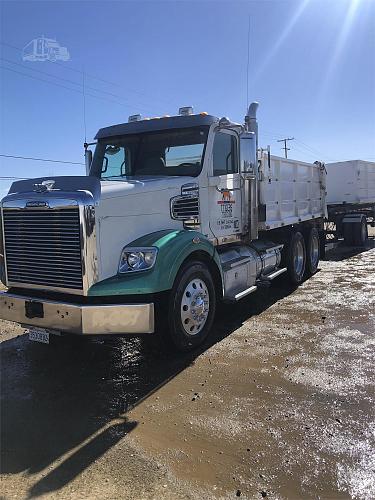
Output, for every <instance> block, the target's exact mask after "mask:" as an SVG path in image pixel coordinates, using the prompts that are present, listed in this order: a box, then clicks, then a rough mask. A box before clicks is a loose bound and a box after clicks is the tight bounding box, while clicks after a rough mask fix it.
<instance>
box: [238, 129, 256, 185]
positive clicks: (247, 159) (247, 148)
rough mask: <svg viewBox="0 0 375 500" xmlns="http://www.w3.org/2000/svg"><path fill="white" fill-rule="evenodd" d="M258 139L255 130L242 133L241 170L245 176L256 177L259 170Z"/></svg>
mask: <svg viewBox="0 0 375 500" xmlns="http://www.w3.org/2000/svg"><path fill="white" fill-rule="evenodd" d="M257 162H258V158H257V141H256V135H255V133H254V132H243V133H242V134H241V135H240V172H241V173H242V174H243V175H245V176H250V177H255V176H256V172H257Z"/></svg>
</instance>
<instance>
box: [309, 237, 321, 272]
mask: <svg viewBox="0 0 375 500" xmlns="http://www.w3.org/2000/svg"><path fill="white" fill-rule="evenodd" d="M310 261H311V264H312V266H313V267H314V268H315V267H316V266H317V265H318V262H319V238H318V237H317V235H316V234H314V235H313V236H312V238H311V247H310Z"/></svg>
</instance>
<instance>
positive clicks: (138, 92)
mask: <svg viewBox="0 0 375 500" xmlns="http://www.w3.org/2000/svg"><path fill="white" fill-rule="evenodd" d="M0 44H1V45H4V46H5V47H10V48H11V49H15V50H17V51H19V52H23V49H21V48H20V47H16V46H15V45H11V44H9V43H5V42H0ZM47 62H50V61H47ZM14 64H17V63H14ZM18 64H19V63H18ZM51 64H53V65H54V66H61V67H63V68H64V69H68V70H70V71H73V72H75V73H80V74H82V73H83V70H80V69H77V68H73V67H72V66H69V65H67V64H66V63H61V62H58V61H54V62H53V63H51ZM21 66H23V67H25V66H24V65H21ZM30 69H31V68H30ZM33 71H40V70H35V69H33ZM85 75H86V77H90V78H93V79H94V80H97V81H100V82H103V83H107V84H109V85H113V86H115V87H121V88H124V86H123V85H122V84H120V83H116V82H112V81H110V80H106V79H104V78H100V77H98V76H96V75H93V74H92V73H87V72H85ZM55 78H59V77H55ZM72 83H74V84H75V85H80V84H77V83H76V82H72ZM126 90H127V91H129V92H133V93H135V94H138V95H140V96H144V97H147V94H146V93H145V92H142V91H140V90H135V89H133V88H130V87H127V88H126ZM97 91H98V92H104V93H106V94H108V93H109V94H110V92H106V91H105V90H98V89H97ZM114 95H115V94H114ZM118 97H119V96H118ZM158 101H159V102H164V103H165V104H169V105H170V101H169V100H167V99H163V98H160V97H159V98H158ZM143 104H144V105H146V106H147V104H145V103H143Z"/></svg>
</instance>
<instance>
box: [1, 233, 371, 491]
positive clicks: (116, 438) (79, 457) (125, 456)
mask: <svg viewBox="0 0 375 500" xmlns="http://www.w3.org/2000/svg"><path fill="white" fill-rule="evenodd" d="M372 234H374V231H373V233H372ZM374 305H375V240H374V239H373V238H372V239H371V240H370V241H369V244H368V246H367V248H366V249H362V250H359V249H344V248H341V249H338V250H335V251H334V252H332V253H330V255H329V256H328V259H327V260H326V261H324V262H322V263H321V266H320V271H319V272H318V273H317V274H316V275H315V276H313V277H312V278H311V279H310V280H308V281H307V282H305V283H304V284H303V285H302V286H301V287H300V288H298V289H292V288H290V287H288V286H287V285H286V284H285V283H284V281H283V279H282V277H280V278H278V280H277V282H275V283H273V285H272V287H271V288H269V289H262V290H259V291H257V292H256V293H255V294H253V295H251V296H249V297H248V298H246V299H244V300H243V301H242V302H240V303H238V304H236V305H234V306H225V307H224V306H223V307H222V308H221V310H220V314H219V317H218V319H217V321H216V326H215V332H214V335H213V336H212V338H211V339H210V342H209V344H207V345H206V346H204V348H203V349H201V350H200V351H199V352H198V353H194V355H192V354H190V355H188V356H186V355H185V356H181V355H175V354H174V355H173V354H171V353H170V352H165V350H164V349H161V348H160V345H159V343H158V342H157V339H156V338H155V337H153V336H148V337H143V338H141V339H139V338H111V339H105V340H103V339H100V338H92V339H85V340H82V339H78V338H73V339H71V338H66V337H62V338H59V337H56V338H55V337H54V338H53V339H52V340H53V342H52V344H51V345H49V346H48V345H43V344H36V343H33V342H30V341H29V340H28V339H27V336H26V335H25V334H24V331H23V330H22V329H21V328H20V327H18V326H15V325H13V324H10V323H7V322H0V334H1V337H0V338H1V340H2V344H1V351H2V354H1V361H2V362H1V377H2V378H1V412H2V413H1V416H2V425H1V428H2V438H1V445H2V446H1V448H2V460H1V472H2V482H1V489H2V498H4V499H11V498H34V497H42V498H64V499H73V498H74V499H83V498H85V499H86V498H89V499H128V498H129V499H130V498H131V499H156V498H157V499H159V498H163V499H164V498H165V499H172V498H173V499H179V498H185V499H198V498H222V499H230V498H237V497H242V498H249V499H253V498H254V499H258V498H260V499H261V498H271V499H283V498H284V499H286V498H288V499H309V498H314V499H328V498H335V499H336V498H337V499H344V498H358V499H374V498H375V363H374V359H375V308H374Z"/></svg>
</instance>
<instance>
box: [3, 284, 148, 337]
mask: <svg viewBox="0 0 375 500" xmlns="http://www.w3.org/2000/svg"><path fill="white" fill-rule="evenodd" d="M0 318H1V319H5V320H8V321H15V322H16V323H20V324H22V325H27V326H38V327H41V328H47V329H52V330H55V331H58V332H65V333H74V334H80V335H90V334H91V335H95V334H137V333H153V332H154V304H153V303H150V304H95V305H80V304H73V303H69V302H60V301H53V300H45V299H35V298H32V297H28V296H27V295H18V294H17V295H16V294H12V293H9V292H0Z"/></svg>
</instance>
